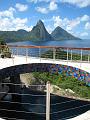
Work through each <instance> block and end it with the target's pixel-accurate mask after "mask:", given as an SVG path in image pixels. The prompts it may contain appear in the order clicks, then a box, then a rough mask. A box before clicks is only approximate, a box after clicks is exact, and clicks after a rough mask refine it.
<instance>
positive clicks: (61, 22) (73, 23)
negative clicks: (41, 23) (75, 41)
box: [53, 16, 80, 31]
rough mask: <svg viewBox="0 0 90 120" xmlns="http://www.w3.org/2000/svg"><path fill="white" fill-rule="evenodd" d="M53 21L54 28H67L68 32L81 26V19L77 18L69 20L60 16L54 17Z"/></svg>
mask: <svg viewBox="0 0 90 120" xmlns="http://www.w3.org/2000/svg"><path fill="white" fill-rule="evenodd" d="M53 21H54V27H57V26H60V27H65V29H66V30H68V31H71V30H72V29H74V28H75V27H77V25H79V24H80V18H79V17H78V18H76V19H73V20H69V19H68V18H64V19H62V18H61V17H60V16H53Z"/></svg>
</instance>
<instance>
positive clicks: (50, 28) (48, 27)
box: [46, 25, 52, 34]
mask: <svg viewBox="0 0 90 120" xmlns="http://www.w3.org/2000/svg"><path fill="white" fill-rule="evenodd" d="M46 29H47V31H48V32H49V33H50V34H51V32H52V27H51V26H50V25H48V26H47V27H46Z"/></svg>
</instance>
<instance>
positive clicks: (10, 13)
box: [0, 7, 16, 18]
mask: <svg viewBox="0 0 90 120" xmlns="http://www.w3.org/2000/svg"><path fill="white" fill-rule="evenodd" d="M15 11H16V10H15V9H14V8H12V7H10V8H9V9H8V10H5V11H0V18H1V17H9V18H13V14H14V12H15Z"/></svg>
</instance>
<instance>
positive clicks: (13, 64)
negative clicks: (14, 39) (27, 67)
mask: <svg viewBox="0 0 90 120" xmlns="http://www.w3.org/2000/svg"><path fill="white" fill-rule="evenodd" d="M11 53H12V62H13V65H14V56H13V55H14V52H13V49H12V50H11Z"/></svg>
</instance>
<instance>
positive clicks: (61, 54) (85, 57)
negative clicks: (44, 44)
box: [41, 48, 88, 61]
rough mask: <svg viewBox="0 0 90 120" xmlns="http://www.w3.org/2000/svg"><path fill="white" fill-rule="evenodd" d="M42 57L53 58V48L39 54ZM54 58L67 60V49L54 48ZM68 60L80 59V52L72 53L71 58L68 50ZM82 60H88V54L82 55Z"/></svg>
mask: <svg viewBox="0 0 90 120" xmlns="http://www.w3.org/2000/svg"><path fill="white" fill-rule="evenodd" d="M41 57H42V58H50V59H53V50H48V51H46V52H45V53H43V54H42V55H41ZM55 59H61V60H67V51H66V50H64V49H60V48H59V49H56V52H55ZM68 60H75V61H80V60H81V54H80V53H76V52H75V53H72V58H71V53H70V52H68ZM82 61H88V55H85V54H84V55H82Z"/></svg>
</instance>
